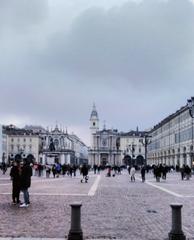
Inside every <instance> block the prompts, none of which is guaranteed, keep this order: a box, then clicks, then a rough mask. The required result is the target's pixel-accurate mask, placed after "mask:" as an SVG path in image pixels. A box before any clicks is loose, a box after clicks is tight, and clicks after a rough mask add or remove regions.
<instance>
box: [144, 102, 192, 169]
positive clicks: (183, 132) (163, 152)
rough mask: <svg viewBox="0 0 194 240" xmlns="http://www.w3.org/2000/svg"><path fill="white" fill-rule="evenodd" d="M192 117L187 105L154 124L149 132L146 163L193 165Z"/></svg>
mask: <svg viewBox="0 0 194 240" xmlns="http://www.w3.org/2000/svg"><path fill="white" fill-rule="evenodd" d="M193 133H194V132H193V118H191V116H190V113H189V108H188V106H184V107H182V108H180V109H179V110H178V111H176V112H175V113H173V114H171V115H170V116H168V117H167V118H165V119H164V120H162V121H161V122H160V123H158V124H157V125H156V126H154V127H153V128H152V130H151V131H150V132H149V134H150V135H151V137H152V142H151V144H149V146H148V164H150V165H152V164H159V163H163V164H167V165H174V166H176V165H178V166H180V167H181V166H182V165H183V164H187V165H189V166H190V167H193V165H194V162H193V161H194V158H193V156H194V155H193V153H194V152H193V147H194V134H193Z"/></svg>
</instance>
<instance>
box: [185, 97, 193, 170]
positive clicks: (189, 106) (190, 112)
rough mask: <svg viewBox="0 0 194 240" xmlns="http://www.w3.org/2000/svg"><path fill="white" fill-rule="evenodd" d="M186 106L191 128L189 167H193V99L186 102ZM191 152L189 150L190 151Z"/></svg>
mask: <svg viewBox="0 0 194 240" xmlns="http://www.w3.org/2000/svg"><path fill="white" fill-rule="evenodd" d="M187 106H188V108H189V114H190V116H191V118H192V122H191V128H192V130H191V131H192V154H191V167H192V166H193V118H194V97H191V99H188V100H187ZM190 151H191V149H190Z"/></svg>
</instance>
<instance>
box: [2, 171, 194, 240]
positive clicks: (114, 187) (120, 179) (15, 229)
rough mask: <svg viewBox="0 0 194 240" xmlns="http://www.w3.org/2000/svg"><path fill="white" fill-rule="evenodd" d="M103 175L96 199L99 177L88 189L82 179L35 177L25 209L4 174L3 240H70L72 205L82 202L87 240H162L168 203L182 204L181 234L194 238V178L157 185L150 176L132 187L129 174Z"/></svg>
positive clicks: (93, 177)
mask: <svg viewBox="0 0 194 240" xmlns="http://www.w3.org/2000/svg"><path fill="white" fill-rule="evenodd" d="M105 174H106V172H102V173H101V178H100V182H99V186H98V188H97V191H96V193H95V195H94V196H88V193H89V192H90V190H91V187H92V185H93V184H94V182H95V180H96V177H97V176H96V175H94V174H93V173H91V174H90V179H89V183H87V184H86V183H80V176H79V175H78V176H77V177H76V178H72V179H71V178H70V177H67V176H66V177H64V178H63V177H60V178H59V179H45V178H41V179H40V178H37V177H33V180H32V187H31V189H30V194H31V205H30V207H29V208H26V209H20V208H18V206H14V205H12V204H11V195H10V194H9V193H10V192H11V184H10V182H9V177H8V176H2V175H1V174H0V237H2V238H3V237H9V238H11V237H25V238H28V239H29V238H30V237H33V238H64V237H67V234H68V231H69V229H70V213H71V209H70V206H69V204H71V203H74V202H82V229H83V234H84V237H85V239H92V240H94V239H98V240H99V239H131V240H142V239H147V240H162V239H167V237H168V232H169V231H170V229H171V209H170V204H171V203H174V202H178V203H182V204H183V209H182V215H183V218H182V222H183V231H184V232H185V234H186V236H187V238H188V239H194V228H193V225H194V204H193V202H194V177H193V178H192V179H191V180H189V181H182V180H181V178H180V174H177V173H170V174H168V175H167V180H166V181H164V180H163V181H161V182H160V183H156V181H155V179H154V178H153V176H152V174H151V173H150V174H148V175H147V176H146V183H142V182H141V181H140V180H138V178H139V179H140V175H139V174H136V182H135V183H131V182H130V181H129V175H128V174H127V172H126V171H123V173H122V175H119V176H118V175H116V177H111V178H108V177H106V176H105ZM6 177H7V179H6ZM3 178H4V179H6V180H2V179H3ZM21 197H22V196H21Z"/></svg>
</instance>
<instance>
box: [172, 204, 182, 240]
mask: <svg viewBox="0 0 194 240" xmlns="http://www.w3.org/2000/svg"><path fill="white" fill-rule="evenodd" d="M170 206H171V208H172V229H171V231H170V232H169V234H168V236H169V240H186V237H185V235H184V233H183V231H182V217H181V208H182V206H183V205H181V204H171V205H170Z"/></svg>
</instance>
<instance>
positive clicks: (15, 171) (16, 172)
mask: <svg viewBox="0 0 194 240" xmlns="http://www.w3.org/2000/svg"><path fill="white" fill-rule="evenodd" d="M20 174H21V168H20V162H19V161H18V162H16V161H14V162H13V166H12V168H11V171H10V177H11V180H12V201H13V202H12V203H13V204H19V203H20Z"/></svg>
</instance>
